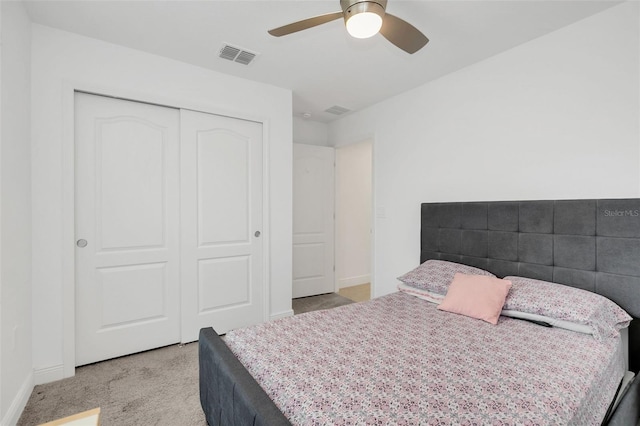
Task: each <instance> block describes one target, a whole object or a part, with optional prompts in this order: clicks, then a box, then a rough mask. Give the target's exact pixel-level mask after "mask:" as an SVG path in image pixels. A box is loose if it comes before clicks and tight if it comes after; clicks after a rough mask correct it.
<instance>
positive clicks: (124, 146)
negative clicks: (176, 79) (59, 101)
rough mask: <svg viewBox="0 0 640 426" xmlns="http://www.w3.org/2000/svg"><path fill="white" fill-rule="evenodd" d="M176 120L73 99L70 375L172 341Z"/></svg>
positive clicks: (108, 102)
mask: <svg viewBox="0 0 640 426" xmlns="http://www.w3.org/2000/svg"><path fill="white" fill-rule="evenodd" d="M178 129H179V112H178V110H175V109H171V108H165V107H160V106H156V105H149V104H143V103H137V102H130V101H125V100H120V99H112V98H107V97H102V96H94V95H88V94H82V93H78V94H76V96H75V144H76V195H75V196H76V212H75V214H76V262H75V264H76V365H83V364H88V363H92V362H96V361H101V360H104V359H108V358H113V357H117V356H121V355H125V354H130V353H134V352H139V351H143V350H147V349H151V348H156V347H160V346H164V345H168V344H172V343H177V342H179V341H180V306H179V300H180V299H179V297H180V293H179V289H180V287H179V285H180V284H179V279H180V275H179V260H180V258H179V246H178V245H179V234H178V232H179V220H178V219H179V218H178V215H179V194H178V190H179V170H178V167H179V140H178V138H179V130H178Z"/></svg>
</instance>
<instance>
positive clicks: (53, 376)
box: [33, 365, 64, 385]
mask: <svg viewBox="0 0 640 426" xmlns="http://www.w3.org/2000/svg"><path fill="white" fill-rule="evenodd" d="M33 378H34V382H35V384H36V385H42V384H44V383H50V382H55V381H56V380H62V379H64V366H63V365H54V366H53V367H47V368H41V369H39V370H35V372H34V375H33Z"/></svg>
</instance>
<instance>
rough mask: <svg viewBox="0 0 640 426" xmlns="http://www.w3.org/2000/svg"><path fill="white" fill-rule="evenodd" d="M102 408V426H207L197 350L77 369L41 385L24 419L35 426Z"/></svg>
mask: <svg viewBox="0 0 640 426" xmlns="http://www.w3.org/2000/svg"><path fill="white" fill-rule="evenodd" d="M95 407H100V409H101V414H100V424H101V425H102V426H111V425H118V426H120V425H123V426H124V425H145V426H147V425H172V426H173V425H176V426H177V425H189V426H206V424H207V423H206V421H205V419H204V414H203V412H202V408H200V396H199V389H198V344H197V343H190V344H188V345H184V346H180V345H174V346H167V347H165V348H160V349H156V350H153V351H148V352H143V353H139V354H135V355H129V356H126V357H122V358H116V359H112V360H109V361H104V362H100V363H97V364H92V365H88V366H85V367H80V368H77V369H76V375H75V377H71V378H69V379H64V380H60V381H58V382H53V383H47V384H44V385H38V386H36V387H35V389H34V390H33V393H32V394H31V398H30V399H29V402H28V403H27V406H26V408H25V410H24V412H23V413H22V417H20V421H19V422H18V425H19V426H32V425H38V424H40V423H44V422H48V421H51V420H55V419H58V418H61V417H67V416H70V415H72V414H75V413H78V412H81V411H86V410H89V409H92V408H95Z"/></svg>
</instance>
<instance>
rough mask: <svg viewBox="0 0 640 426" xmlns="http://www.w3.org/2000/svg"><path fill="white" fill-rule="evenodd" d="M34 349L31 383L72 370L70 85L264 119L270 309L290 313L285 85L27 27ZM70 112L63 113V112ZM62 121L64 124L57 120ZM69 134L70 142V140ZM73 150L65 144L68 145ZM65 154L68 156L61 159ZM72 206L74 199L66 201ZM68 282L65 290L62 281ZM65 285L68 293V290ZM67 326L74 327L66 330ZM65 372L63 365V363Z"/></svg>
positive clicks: (289, 157)
mask: <svg viewBox="0 0 640 426" xmlns="http://www.w3.org/2000/svg"><path fill="white" fill-rule="evenodd" d="M32 51H33V54H32V59H33V64H32V93H33V95H32V121H33V134H32V138H33V141H32V152H33V155H32V168H33V235H34V238H33V310H34V315H33V327H34V329H33V350H34V362H33V364H34V368H35V369H36V382H38V383H40V382H45V381H50V380H55V379H58V378H60V377H62V375H63V371H64V373H65V374H67V375H68V374H70V371H72V368H73V366H69V365H63V361H64V359H68V358H69V356H72V353H71V355H70V354H69V352H70V350H69V347H68V345H64V341H65V339H67V340H68V338H69V337H71V338H72V337H73V334H71V335H70V336H69V335H68V334H67V333H68V330H69V327H73V324H69V322H70V321H69V312H70V310H73V309H74V307H73V306H69V305H68V302H69V299H70V297H69V295H68V294H65V292H67V293H68V289H69V288H71V289H73V287H72V285H73V284H72V283H71V284H70V281H71V282H72V278H73V237H71V238H67V240H64V241H63V236H64V235H68V234H69V233H71V234H72V233H73V222H72V220H71V219H70V218H72V213H73V208H72V207H71V208H69V200H72V194H70V191H69V183H70V182H71V187H72V185H73V174H72V172H70V171H69V170H70V169H72V168H73V163H72V158H73V148H72V147H73V142H72V137H73V136H72V127H71V130H70V129H69V123H71V121H70V120H71V118H72V115H73V111H72V110H70V107H72V102H70V101H69V99H72V98H70V97H69V94H70V93H71V91H72V89H73V88H74V87H82V88H86V87H95V88H96V89H94V90H96V91H99V92H102V93H105V92H106V93H110V94H118V95H120V96H126V97H133V98H136V99H141V100H147V101H149V100H151V101H154V102H157V103H161V104H169V105H175V106H181V107H188V108H193V109H201V108H202V109H205V110H207V111H209V112H217V113H220V114H228V115H232V116H234V115H235V116H240V117H243V118H252V119H257V120H266V125H265V129H266V131H267V133H266V144H267V145H266V147H267V148H266V150H265V155H267V156H268V157H269V158H270V162H269V164H268V165H267V173H268V181H269V184H268V187H267V192H268V194H269V197H270V199H269V203H268V205H267V209H268V213H269V220H268V222H267V227H268V228H267V229H265V231H267V232H265V234H264V235H265V238H266V239H267V240H268V241H269V244H270V245H269V247H270V257H269V259H268V262H267V268H268V271H267V272H268V275H267V277H268V279H269V281H270V283H271V299H270V314H271V316H272V317H278V316H284V315H289V314H291V313H292V312H291V250H292V248H291V238H292V235H291V226H292V220H291V210H292V205H291V193H292V180H291V173H292V123H291V117H292V108H291V91H289V90H285V89H281V88H276V87H273V86H269V85H265V84H262V83H256V82H251V81H248V80H244V79H239V78H235V77H231V76H227V75H224V74H220V73H216V72H213V71H210V70H206V69H203V68H199V67H195V66H191V65H188V64H185V63H181V62H177V61H174V60H170V59H167V58H163V57H159V56H155V55H151V54H147V53H143V52H140V51H136V50H132V49H128V48H124V47H121V46H117V45H113V44H109V43H105V42H101V41H98V40H94V39H90V38H86V37H82V36H79V35H75V34H71V33H67V32H63V31H59V30H54V29H51V28H48V27H43V26H40V25H33V50H32ZM70 116H71V117H70ZM65 123H66V124H65ZM70 140H71V143H70V142H69V141H70ZM70 147H71V148H70ZM69 158H71V161H69ZM71 206H73V204H72V203H71ZM70 285H71V287H70ZM72 294H73V293H72V292H71V296H72ZM71 331H73V330H72V329H71ZM70 369H71V370H70Z"/></svg>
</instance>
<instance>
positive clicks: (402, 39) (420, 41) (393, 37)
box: [380, 13, 429, 53]
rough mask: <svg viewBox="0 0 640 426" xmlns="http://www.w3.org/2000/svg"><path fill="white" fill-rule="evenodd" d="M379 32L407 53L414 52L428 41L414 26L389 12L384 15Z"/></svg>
mask: <svg viewBox="0 0 640 426" xmlns="http://www.w3.org/2000/svg"><path fill="white" fill-rule="evenodd" d="M380 34H382V35H383V36H384V38H386V39H387V40H389V41H390V42H391V43H393V44H395V45H396V46H397V47H399V48H400V49H402V50H404V51H405V52H407V53H416V52H417V51H418V50H420V49H422V48H423V47H424V45H425V44H427V43H428V42H429V39H428V38H427V37H426V36H425V35H424V34H422V33H421V32H420V31H419V30H418V29H417V28H416V27H414V26H413V25H411V24H410V23H408V22H407V21H405V20H402V19H400V18H398V17H397V16H394V15H391V14H390V13H385V15H384V19H383V20H382V28H380Z"/></svg>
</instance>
